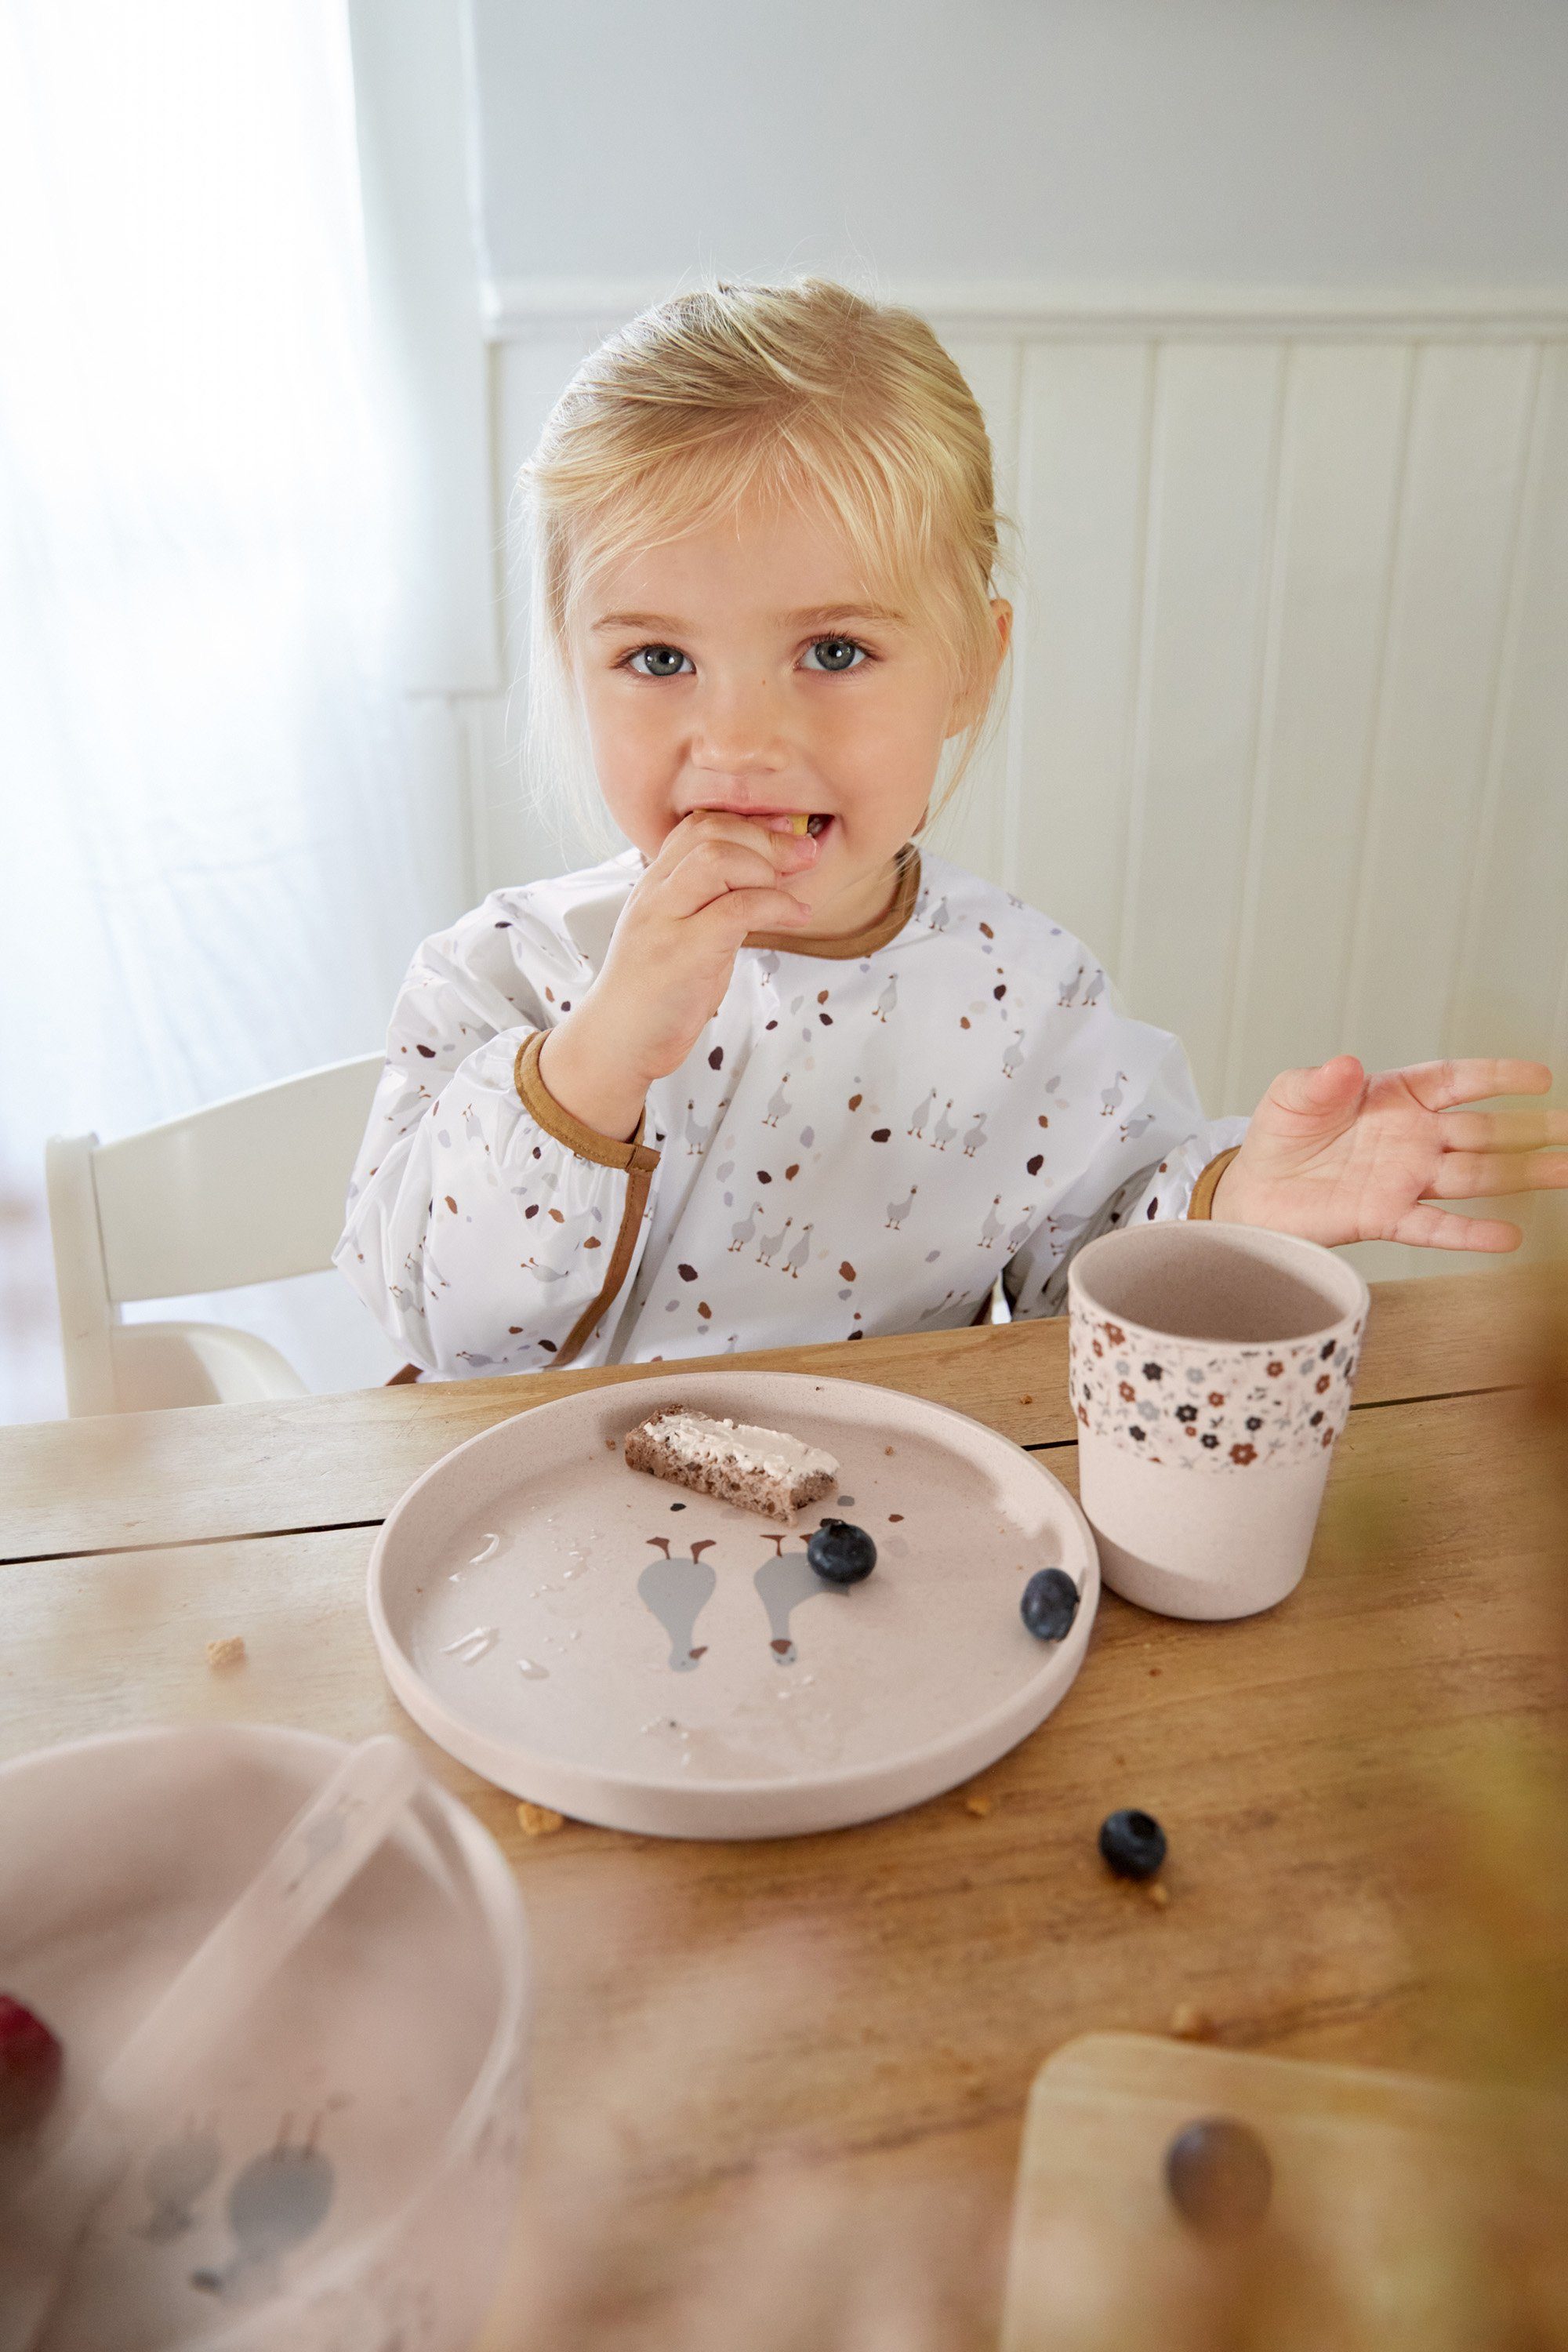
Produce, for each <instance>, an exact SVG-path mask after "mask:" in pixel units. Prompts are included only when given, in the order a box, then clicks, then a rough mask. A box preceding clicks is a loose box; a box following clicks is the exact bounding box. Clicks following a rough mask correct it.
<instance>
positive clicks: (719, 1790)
mask: <svg viewBox="0 0 1568 2352" xmlns="http://www.w3.org/2000/svg"><path fill="white" fill-rule="evenodd" d="M672 1377H673V1378H676V1379H679V1378H681V1377H682V1374H681V1372H680V1370H679V1368H675V1369H674V1370H672ZM684 1377H686V1378H688V1379H700V1380H704V1381H711V1380H715V1379H718V1380H723V1379H728V1378H733V1379H735V1380H737V1381H743V1380H768V1381H778V1380H783V1381H792V1382H793V1381H801V1382H803V1383H805V1384H806V1385H807V1386H809V1387H811V1388H813V1389H816V1390H821V1389H829V1390H831V1389H841V1388H842V1389H854V1390H856V1391H859V1392H862V1393H866V1392H868V1393H870V1394H872V1395H880V1396H889V1397H896V1398H897V1399H898V1400H899V1402H900V1404H902V1405H904V1406H906V1407H914V1408H916V1409H918V1410H919V1411H921V1412H930V1413H933V1414H935V1415H937V1416H938V1417H939V1419H942V1420H944V1421H952V1422H960V1423H963V1425H964V1426H965V1427H966V1428H968V1429H973V1430H978V1431H979V1432H980V1433H981V1434H982V1435H983V1436H984V1437H985V1438H986V1439H989V1440H991V1441H993V1442H994V1444H997V1445H1000V1446H1004V1447H1005V1448H1006V1449H1007V1450H1008V1451H1009V1453H1011V1454H1017V1455H1021V1456H1022V1457H1023V1459H1024V1460H1025V1461H1026V1462H1027V1463H1028V1465H1029V1466H1030V1468H1031V1469H1033V1470H1034V1471H1036V1472H1037V1474H1038V1475H1039V1476H1041V1477H1042V1478H1044V1479H1045V1480H1046V1481H1047V1485H1049V1486H1053V1487H1054V1488H1055V1489H1056V1491H1057V1494H1058V1496H1060V1498H1061V1501H1062V1502H1063V1503H1064V1504H1065V1505H1066V1507H1067V1511H1068V1520H1069V1523H1071V1524H1076V1526H1077V1528H1078V1530H1079V1536H1080V1538H1081V1540H1082V1543H1083V1548H1084V1567H1083V1580H1082V1583H1081V1585H1080V1587H1079V1606H1078V1612H1077V1614H1076V1615H1075V1617H1074V1620H1073V1623H1072V1626H1071V1628H1070V1630H1069V1632H1068V1636H1067V1641H1068V1642H1069V1643H1070V1642H1073V1641H1075V1640H1080V1641H1081V1643H1082V1647H1081V1650H1080V1653H1079V1663H1078V1665H1077V1667H1075V1669H1074V1672H1073V1675H1071V1677H1069V1680H1068V1685H1067V1689H1069V1690H1070V1688H1071V1687H1072V1683H1073V1682H1074V1681H1076V1680H1077V1677H1078V1675H1079V1673H1080V1672H1081V1671H1082V1667H1083V1664H1084V1660H1085V1658H1086V1657H1087V1655H1088V1650H1089V1634H1090V1633H1092V1631H1093V1627H1094V1622H1095V1619H1096V1617H1097V1616H1098V1614H1099V1610H1100V1592H1101V1589H1102V1579H1101V1576H1100V1552H1099V1547H1098V1545H1097V1544H1096V1541H1095V1537H1094V1530H1093V1528H1091V1527H1090V1525H1089V1520H1088V1518H1087V1517H1086V1516H1085V1514H1084V1510H1083V1507H1082V1505H1081V1504H1080V1503H1079V1500H1078V1498H1077V1496H1075V1495H1074V1494H1073V1493H1072V1492H1071V1491H1070V1489H1069V1488H1068V1487H1067V1486H1064V1485H1063V1483H1062V1481H1061V1480H1060V1479H1059V1478H1058V1477H1057V1476H1056V1475H1055V1474H1054V1473H1053V1472H1052V1471H1051V1470H1049V1469H1048V1468H1047V1466H1046V1465H1045V1464H1044V1463H1043V1462H1040V1461H1038V1460H1037V1458H1036V1456H1035V1454H1033V1453H1031V1451H1030V1450H1029V1448H1028V1447H1026V1446H1023V1445H1020V1444H1017V1443H1016V1440H1015V1439H1013V1438H1010V1437H1005V1436H1004V1434H1003V1433H1002V1432H1001V1431H1000V1430H999V1429H993V1428H992V1426H991V1424H990V1423H988V1422H984V1421H980V1420H978V1419H977V1418H976V1417H975V1415H974V1414H973V1413H967V1412H962V1411H961V1410H960V1409H959V1408H958V1407H957V1406H956V1405H950V1404H940V1403H938V1402H937V1401H936V1400H935V1399H934V1398H931V1397H923V1396H921V1395H919V1394H918V1393H912V1392H911V1391H909V1390H906V1389H893V1388H889V1387H888V1386H887V1384H886V1383H885V1382H883V1381H856V1380H847V1379H845V1378H843V1377H842V1376H840V1375H837V1374H834V1373H813V1372H794V1371H771V1370H770V1371H758V1372H752V1371H736V1372H734V1373H733V1374H727V1373H725V1372H724V1371H723V1370H722V1369H721V1368H717V1369H715V1370H712V1371H698V1370H696V1368H695V1367H692V1368H691V1369H690V1370H689V1371H688V1372H687V1373H686V1374H685V1375H684ZM632 1385H634V1383H632V1382H629V1381H628V1382H621V1381H604V1382H599V1383H595V1386H594V1387H592V1388H584V1389H578V1390H575V1391H574V1392H573V1393H572V1394H571V1395H570V1396H564V1397H550V1398H546V1399H543V1400H542V1401H541V1402H540V1403H538V1404H536V1405H525V1406H523V1407H522V1409H521V1411H520V1412H515V1413H508V1414H507V1415H506V1416H505V1417H504V1419H502V1420H500V1421H495V1422H492V1423H490V1424H489V1428H487V1429H480V1430H476V1431H475V1432H474V1434H473V1435H472V1436H471V1437H466V1438H464V1439H462V1440H461V1441H460V1443H459V1444H457V1445H454V1446H451V1447H449V1448H448V1450H447V1452H446V1453H445V1454H440V1455H438V1456H437V1459H436V1460H435V1461H434V1462H432V1463H429V1464H427V1465H426V1467H425V1469H423V1470H422V1471H421V1472H420V1474H419V1475H418V1476H417V1477H416V1478H415V1479H414V1480H412V1481H411V1482H410V1484H409V1485H408V1486H406V1487H405V1489H404V1492H403V1493H402V1494H401V1495H400V1496H398V1498H397V1500H396V1502H395V1504H394V1505H393V1507H392V1509H391V1510H390V1511H389V1512H388V1513H387V1515H386V1517H385V1518H384V1520H383V1521H382V1523H381V1526H380V1527H379V1528H378V1529H377V1530H376V1536H375V1540H374V1543H373V1545H372V1546H371V1552H370V1559H369V1561H368V1563H367V1566H366V1570H365V1583H366V1594H365V1598H366V1608H367V1613H368V1615H369V1618H370V1625H371V1633H372V1635H373V1638H374V1642H375V1646H376V1653H377V1656H378V1658H379V1659H380V1662H381V1666H382V1671H383V1673H384V1675H386V1678H387V1680H388V1682H389V1683H390V1684H391V1685H392V1686H393V1690H394V1692H395V1696H397V1698H398V1700H399V1702H400V1704H402V1705H403V1706H407V1707H408V1711H409V1713H410V1714H411V1715H414V1716H415V1720H416V1722H419V1723H420V1727H421V1728H422V1729H425V1730H428V1729H429V1726H428V1725H427V1724H426V1723H425V1722H423V1721H422V1719H421V1717H419V1716H418V1715H417V1714H416V1713H415V1709H414V1708H413V1707H412V1706H410V1705H409V1701H408V1697H407V1695H406V1692H407V1690H416V1691H417V1692H418V1693H419V1695H420V1697H421V1701H422V1703H423V1704H424V1705H425V1706H426V1707H427V1708H428V1709H429V1710H430V1712H431V1714H432V1715H433V1716H435V1717H438V1718H439V1719H440V1721H441V1722H442V1724H443V1725H449V1726H450V1727H452V1729H453V1730H455V1731H456V1732H458V1734H459V1736H460V1737H462V1738H464V1739H465V1740H466V1741H467V1742H468V1744H469V1745H470V1746H474V1745H483V1746H485V1747H487V1748H492V1747H500V1745H501V1743H500V1741H497V1740H495V1739H493V1738H492V1737H491V1736H490V1735H489V1734H488V1733H485V1732H482V1731H475V1730H474V1729H473V1727H471V1726H468V1725H466V1724H465V1723H464V1720H463V1718H462V1717H460V1716H458V1715H456V1714H454V1713H453V1712H452V1710H451V1709H450V1708H449V1707H448V1706H447V1705H446V1703H445V1702H444V1701H443V1700H442V1699H441V1698H440V1697H439V1696H437V1693H436V1692H435V1690H434V1689H433V1687H432V1685H430V1684H429V1683H428V1682H427V1681H426V1679H425V1677H424V1676H423V1675H420V1673H419V1672H418V1669H417V1668H416V1665H415V1664H414V1661H413V1660H412V1658H410V1656H409V1655H408V1653H407V1652H406V1651H405V1649H404V1647H403V1645H402V1643H400V1642H399V1640H398V1639H397V1637H396V1635H395V1633H393V1631H392V1627H391V1625H390V1623H389V1622H388V1620H387V1616H386V1611H385V1606H384V1601H383V1596H382V1591H381V1583H382V1564H383V1559H384V1553H385V1550H386V1548H387V1543H388V1538H389V1537H390V1536H391V1534H392V1531H393V1528H394V1526H395V1521H396V1520H397V1518H398V1517H399V1515H400V1514H401V1513H402V1511H403V1510H404V1508H405V1506H407V1505H409V1504H411V1503H412V1501H413V1499H414V1497H415V1496H416V1495H417V1494H418V1493H419V1492H420V1491H421V1490H422V1488H423V1487H424V1486H426V1483H427V1482H428V1481H429V1480H431V1479H433V1478H434V1477H435V1476H436V1475H437V1472H438V1471H443V1470H445V1468H446V1467H447V1464H449V1463H451V1462H454V1461H456V1460H457V1458H458V1455H459V1454H466V1453H467V1452H468V1449H469V1448H470V1447H471V1446H477V1445H480V1444H485V1443H486V1442H487V1441H489V1440H490V1439H493V1438H494V1436H495V1435H496V1433H497V1432H498V1431H500V1430H503V1429H508V1428H510V1427H511V1425H512V1424H513V1423H516V1422H519V1421H526V1420H528V1419H530V1418H531V1416H532V1415H533V1414H534V1413H538V1412H552V1410H554V1409H555V1408H556V1407H559V1406H575V1407H577V1408H579V1409H581V1408H582V1405H583V1401H584V1398H586V1397H591V1396H595V1395H597V1394H599V1392H600V1391H601V1390H602V1389H604V1388H611V1387H614V1388H620V1387H623V1386H626V1387H630V1386H632ZM635 1385H637V1386H641V1385H642V1383H641V1382H637V1383H636V1384H635ZM733 1507H734V1506H731V1508H733ZM753 1516H759V1517H760V1515H755V1514H753ZM1044 1646H1045V1645H1043V1644H1042V1647H1044ZM1051 1646H1052V1648H1053V1649H1054V1650H1055V1653H1056V1654H1055V1657H1054V1658H1051V1659H1042V1660H1041V1667H1042V1670H1044V1669H1046V1668H1047V1667H1048V1666H1049V1665H1051V1664H1057V1663H1059V1661H1060V1658H1061V1657H1062V1655H1063V1654H1064V1652H1065V1649H1066V1643H1062V1644H1052V1645H1051ZM395 1669H397V1670H398V1671H395ZM1033 1685H1034V1677H1033V1676H1032V1675H1031V1676H1030V1677H1029V1679H1028V1681H1027V1682H1026V1683H1025V1685H1023V1689H1024V1690H1029V1689H1031V1688H1032V1687H1033ZM1066 1695H1067V1692H1066V1690H1064V1691H1063V1692H1062V1693H1061V1694H1060V1695H1059V1697H1058V1699H1057V1700H1055V1701H1053V1702H1052V1706H1051V1707H1049V1708H1047V1715H1049V1714H1050V1713H1051V1712H1053V1711H1054V1708H1055V1706H1057V1705H1058V1704H1059V1702H1060V1698H1061V1697H1065V1696H1066ZM1019 1697H1020V1694H1019V1693H1015V1694H1013V1696H1011V1697H1009V1698H1006V1699H1004V1700H1000V1701H998V1702H997V1703H996V1705H995V1706H993V1707H991V1708H989V1709H988V1710H987V1712H986V1713H985V1714H984V1715H983V1716H978V1717H974V1718H973V1720H972V1721H971V1722H969V1723H966V1724H964V1725H963V1726H961V1727H958V1728H956V1729H954V1730H952V1731H950V1732H948V1733H946V1734H945V1735H944V1736H943V1737H942V1738H941V1739H938V1740H936V1741H932V1742H927V1743H926V1744H925V1745H923V1746H921V1747H920V1748H916V1749H913V1750H910V1749H900V1751H899V1752H898V1753H897V1754H895V1755H892V1756H887V1757H883V1758H880V1759H878V1760H877V1761H875V1762H873V1763H869V1764H858V1765H854V1766H852V1767H849V1768H848V1769H842V1770H837V1771H829V1772H812V1773H796V1774H792V1775H791V1776H790V1778H789V1779H788V1780H756V1779H752V1780H717V1779H711V1778H704V1779H703V1780H700V1781H695V1782H694V1781H692V1780H685V1779H668V1780H656V1779H653V1778H651V1777H648V1776H640V1777H638V1778H637V1779H635V1780H633V1779H630V1778H627V1777H626V1776H624V1775H621V1774H619V1773H616V1772H613V1771H611V1770H609V1769H605V1770H604V1771H603V1772H602V1773H601V1775H600V1777H601V1778H602V1779H603V1780H605V1783H606V1784H607V1785H614V1786H616V1787H617V1788H624V1789H626V1790H636V1791H637V1793H638V1794H639V1795H647V1796H661V1795H667V1796H672V1797H680V1796H683V1795H684V1796H686V1797H696V1796H699V1795H700V1796H701V1797H702V1798H705V1799H712V1800H714V1801H722V1800H724V1799H725V1798H735V1799H745V1798H750V1799H752V1800H753V1801H754V1800H755V1799H756V1797H757V1796H758V1794H759V1793H760V1792H761V1791H763V1790H767V1791H770V1792H775V1793H782V1792H784V1791H786V1790H787V1791H788V1792H789V1793H790V1794H791V1795H799V1796H802V1797H805V1798H809V1797H811V1796H812V1795H823V1796H826V1794H828V1793H829V1792H830V1791H834V1790H844V1791H851V1790H855V1789H856V1788H858V1787H863V1786H864V1785H866V1784H867V1783H868V1782H875V1781H879V1780H883V1779H885V1778H887V1776H888V1775H889V1774H890V1773H894V1772H897V1771H898V1770H899V1769H900V1768H906V1769H907V1767H908V1765H909V1764H910V1762H911V1761H912V1760H913V1759H916V1758H919V1759H924V1760H926V1761H929V1762H930V1763H931V1764H933V1765H935V1764H939V1763H940V1761H941V1759H943V1758H944V1757H946V1756H947V1755H948V1754H950V1753H951V1752H952V1750H953V1749H954V1748H964V1747H967V1746H969V1745H971V1744H973V1742H974V1741H976V1740H977V1739H981V1738H982V1737H983V1735H984V1734H985V1733H987V1732H988V1731H989V1730H990V1729H991V1728H992V1727H1000V1726H1001V1724H1002V1723H1004V1722H1005V1718H1006V1717H1008V1716H1009V1715H1011V1714H1012V1712H1013V1711H1014V1710H1015V1709H1016V1707H1017V1706H1018V1704H1019ZM1045 1719H1046V1718H1045V1717H1041V1718H1040V1721H1041V1722H1044V1720H1045ZM1037 1727H1038V1726H1036V1728H1037ZM431 1736H432V1737H436V1735H435V1734H434V1733H432V1734H431ZM1028 1737H1029V1733H1028V1732H1021V1733H1020V1734H1019V1735H1018V1738H1020V1739H1024V1738H1028ZM439 1744H440V1745H442V1746H443V1747H447V1742H446V1740H445V1739H442V1740H441V1741H440V1743H439ZM1014 1744H1015V1745H1016V1742H1015V1743H1014ZM515 1752H516V1753H517V1754H519V1755H521V1756H523V1757H532V1756H538V1758H539V1760H540V1761H541V1763H542V1764H543V1765H544V1766H545V1768H546V1769H549V1770H551V1771H552V1772H566V1773H580V1772H584V1771H586V1770H589V1769H591V1768H588V1767H584V1766H582V1765H579V1764H574V1763H572V1762H569V1761H568V1760H566V1759H560V1758H552V1757H549V1756H546V1755H543V1754H542V1752H541V1751H538V1750H534V1749H530V1748H524V1747H523V1746H522V1745H521V1742H520V1743H518V1744H517V1746H516V1749H515ZM1001 1752H1002V1753H1003V1754H1005V1753H1006V1752H1007V1750H1006V1749H1004V1750H1002V1751H1001ZM447 1753H448V1754H456V1753H457V1750H456V1749H453V1748H447ZM458 1760H459V1761H461V1762H464V1763H467V1762H468V1759H467V1758H466V1757H459V1759H458ZM468 1769H470V1770H473V1771H479V1772H481V1773H483V1770H484V1768H483V1767H481V1766H479V1765H473V1764H470V1765H469V1766H468ZM976 1769H981V1770H984V1769H986V1768H985V1767H984V1766H980V1767H977V1768H976ZM487 1777H488V1776H487ZM950 1785H951V1784H950ZM927 1801H929V1800H927V1799H915V1800H912V1802H915V1803H923V1802H927ZM898 1810H901V1808H899V1809H898ZM637 1834H643V1832H637ZM671 1834H674V1835H677V1836H681V1835H689V1834H690V1832H672V1833H671ZM753 1834H754V1833H753Z"/></svg>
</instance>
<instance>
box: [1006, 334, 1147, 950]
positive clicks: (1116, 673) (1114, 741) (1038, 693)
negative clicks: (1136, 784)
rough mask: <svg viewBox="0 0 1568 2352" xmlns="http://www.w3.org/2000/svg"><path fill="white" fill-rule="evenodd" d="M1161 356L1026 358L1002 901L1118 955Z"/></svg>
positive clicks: (1122, 353)
mask: <svg viewBox="0 0 1568 2352" xmlns="http://www.w3.org/2000/svg"><path fill="white" fill-rule="evenodd" d="M1153 376H1154V357H1153V351H1152V346H1150V345H1149V344H1147V343H1142V342H1117V343H1099V342H1062V343H1056V342H1052V343H1041V344H1037V345H1035V346H1034V347H1033V348H1032V349H1030V350H1029V351H1028V352H1027V353H1026V364H1025V373H1024V398H1023V423H1022V446H1021V449H1020V456H1019V501H1018V521H1019V527H1020V530H1021V531H1022V534H1023V541H1024V553H1025V562H1026V577H1025V580H1024V582H1023V583H1022V584H1021V590H1020V595H1019V600H1018V601H1019V619H1018V634H1019V644H1018V659H1017V670H1016V679H1015V686H1014V693H1015V702H1014V709H1013V713H1012V729H1011V751H1012V758H1011V761H1010V763H1009V777H1008V782H1009V799H1010V806H1009V810H1008V816H1009V825H1008V839H1007V852H1008V863H1007V878H1008V883H1009V887H1012V888H1015V889H1017V890H1019V891H1020V892H1021V893H1022V894H1023V895H1024V896H1025V897H1026V898H1033V899H1035V900H1037V902H1038V903H1039V904H1041V905H1043V906H1047V907H1048V908H1050V911H1051V913H1052V914H1053V915H1054V916H1055V917H1056V918H1057V919H1058V920H1059V921H1060V922H1062V923H1064V924H1065V925H1066V927H1067V928H1068V930H1070V931H1074V932H1076V933H1077V935H1078V936H1079V938H1080V939H1081V940H1085V941H1086V942H1087V944H1088V945H1089V947H1091V948H1092V949H1093V950H1094V951H1095V953H1096V954H1097V955H1099V956H1100V957H1102V958H1104V959H1108V960H1109V959H1110V957H1112V956H1113V955H1114V953H1115V950H1116V948H1117V945H1118V942H1119V940H1120V936H1121V900H1122V882H1123V875H1124V871H1125V865H1126V852H1127V811H1128V800H1129V794H1130V792H1131V761H1132V720H1133V713H1134V710H1135V708H1136V688H1137V678H1138V657H1139V644H1140V621H1141V616H1142V601H1143V599H1142V579H1143V539H1144V527H1145V517H1146V513H1147V488H1148V459H1149V429H1150V422H1151V417H1152V385H1153Z"/></svg>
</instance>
